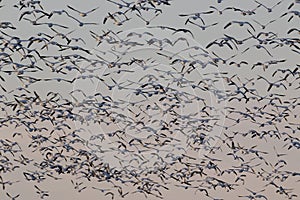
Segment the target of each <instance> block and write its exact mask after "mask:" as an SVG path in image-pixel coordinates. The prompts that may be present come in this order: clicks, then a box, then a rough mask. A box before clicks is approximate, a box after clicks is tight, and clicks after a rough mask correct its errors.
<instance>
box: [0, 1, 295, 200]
mask: <svg viewBox="0 0 300 200" xmlns="http://www.w3.org/2000/svg"><path fill="white" fill-rule="evenodd" d="M292 2H293V1H290V0H283V1H282V2H281V3H280V4H279V5H278V6H276V7H274V9H273V11H272V12H270V13H269V12H267V10H266V9H264V8H263V7H261V8H258V9H257V10H256V11H255V12H256V14H255V15H253V16H252V15H251V16H248V15H246V16H243V15H241V14H240V13H238V12H233V11H232V10H227V11H224V13H223V14H222V15H219V14H218V13H217V12H215V13H213V14H208V15H203V19H204V20H205V23H206V24H213V23H218V24H217V25H216V26H212V27H209V28H207V29H206V30H204V31H203V30H201V29H200V28H199V27H196V26H195V25H191V24H187V25H185V20H186V17H180V16H179V14H188V13H194V12H195V13H196V12H203V11H208V10H212V8H210V6H215V7H217V8H220V9H221V8H226V7H235V8H240V9H244V10H250V9H252V8H255V6H257V3H255V2H254V1H252V0H250V1H233V0H225V1H223V2H222V3H221V4H218V3H217V1H209V0H201V1H196V0H173V1H172V3H171V6H162V7H160V8H161V9H162V10H163V12H162V14H160V15H159V16H157V17H156V18H154V19H153V21H151V23H150V25H149V26H156V25H163V26H170V27H177V28H187V29H189V30H191V31H192V33H193V36H194V38H193V37H191V35H190V34H184V33H176V34H172V32H167V33H166V32H164V31H162V30H160V29H154V28H147V26H146V25H145V22H144V21H143V20H141V19H140V18H139V17H137V16H136V15H135V14H133V13H130V12H129V16H130V18H132V19H131V20H129V21H128V22H126V23H124V25H122V26H116V25H114V24H112V20H108V21H107V22H106V24H103V19H104V17H106V16H107V15H108V13H113V12H114V11H116V10H117V9H118V8H117V6H116V5H113V4H112V3H109V2H107V1H105V0H99V1H90V0H87V1H79V0H72V1H71V0H61V1H50V0H48V1H47V0H45V1H43V2H42V5H43V9H44V10H45V11H46V12H51V11H53V10H62V9H64V10H66V11H67V12H68V13H70V14H72V15H73V16H76V18H77V17H78V19H80V20H82V21H85V22H95V23H98V24H99V25H96V26H94V25H86V26H83V27H79V26H78V24H77V23H76V22H74V20H72V19H70V18H68V17H63V16H55V17H53V19H52V20H53V21H52V22H53V23H60V24H64V25H66V26H68V27H69V28H68V30H65V31H64V32H65V33H67V32H69V31H72V30H74V32H73V33H72V34H71V35H72V37H74V38H76V37H77V38H82V39H84V40H85V42H86V44H82V43H79V44H80V45H82V47H84V48H85V49H90V50H91V51H92V52H93V53H94V52H99V53H96V54H98V55H101V57H103V58H105V59H116V58H115V57H114V56H113V54H110V53H109V52H110V51H111V50H112V49H110V47H106V46H104V45H100V46H97V45H96V44H95V41H94V40H93V39H92V38H91V37H90V34H91V33H90V31H93V32H96V33H98V34H101V33H102V31H107V30H113V31H114V32H115V33H116V32H118V31H122V32H121V33H120V35H122V36H124V37H125V36H126V35H127V34H128V33H130V32H133V31H135V32H139V33H143V32H151V33H153V34H155V37H160V38H163V37H167V38H169V39H174V38H176V37H177V38H178V37H185V38H187V40H188V41H189V45H190V46H192V45H195V46H196V45H197V46H201V47H203V48H205V47H206V46H207V44H208V43H209V42H211V41H213V40H215V39H217V38H220V37H224V34H226V35H230V36H234V37H236V38H237V39H242V38H247V37H249V36H251V35H250V34H249V33H248V31H247V28H249V30H251V28H250V27H248V26H246V25H245V26H244V27H239V26H238V25H232V26H230V27H229V28H227V29H226V30H224V26H225V25H226V24H227V23H228V22H229V21H232V20H238V21H248V22H250V23H251V24H253V26H254V27H255V29H256V34H257V33H259V32H260V31H264V30H262V29H261V27H260V26H259V25H258V24H256V23H255V22H254V20H256V21H259V22H261V23H262V24H265V23H267V22H269V21H270V20H273V19H276V21H275V22H274V23H271V24H270V25H269V26H268V27H267V29H266V30H268V31H272V32H275V33H277V36H278V37H286V36H287V31H288V30H289V29H291V28H293V27H295V28H298V29H299V18H296V17H294V19H293V20H291V22H287V20H288V18H289V17H287V16H286V17H282V18H281V17H280V16H281V15H282V14H283V13H285V12H286V11H287V7H288V6H289V5H290V4H291V3H292ZM17 3H18V1H11V0H4V1H2V2H1V5H4V7H2V8H0V18H1V21H10V22H12V24H13V25H14V26H15V27H17V29H16V30H4V29H0V30H1V31H5V32H6V33H9V34H12V35H16V36H19V37H20V38H23V39H28V38H30V37H31V36H37V34H39V33H46V34H53V32H51V31H50V30H49V28H48V27H45V26H33V25H31V24H30V22H28V21H26V20H21V21H18V19H19V17H20V15H21V14H22V12H25V9H24V10H21V11H19V10H18V9H17V8H13V7H12V5H13V4H17ZM262 3H265V4H266V5H268V6H270V7H271V6H273V5H274V4H275V3H277V1H272V2H269V1H262ZM67 5H70V6H72V7H74V8H76V9H78V10H82V11H87V10H91V9H93V8H96V7H99V8H98V9H97V10H96V11H95V12H92V13H90V14H89V15H88V16H87V17H85V18H80V17H79V16H78V14H77V13H75V12H73V11H71V10H70V9H68V8H67ZM294 10H299V5H297V6H295V7H294ZM26 17H28V16H26ZM146 17H147V18H148V19H150V18H152V17H153V13H152V15H151V14H149V16H146ZM46 21H47V19H46V18H45V19H44V22H46ZM199 24H201V23H200V21H199ZM58 30H62V29H58ZM289 36H290V37H296V38H297V37H298V38H299V34H296V33H294V34H293V35H289ZM143 39H144V38H142V39H141V41H142V40H143ZM144 43H145V41H144ZM253 44H254V43H251V42H249V43H246V46H243V47H242V48H241V49H239V50H238V51H236V50H230V49H229V48H220V47H217V46H213V47H211V48H209V49H208V51H209V53H212V52H214V53H215V54H217V55H219V56H220V57H222V58H229V57H230V56H232V55H236V57H234V61H236V62H238V61H242V60H246V61H247V62H248V66H245V67H241V68H238V67H234V66H228V65H220V66H219V67H218V68H207V69H203V70H201V69H200V70H198V71H197V73H196V72H195V73H193V74H192V75H189V76H187V79H188V80H190V81H193V82H198V81H200V79H202V78H205V77H207V75H205V73H214V72H227V73H228V75H227V76H228V77H230V76H233V75H236V76H237V77H239V79H240V80H241V82H245V81H246V80H250V79H252V78H255V79H257V77H258V75H263V76H265V77H268V78H272V77H271V74H272V73H273V72H274V70H275V69H278V68H294V67H295V64H297V63H299V61H300V59H299V55H297V53H295V52H291V51H288V50H289V48H288V47H282V48H276V49H271V48H272V47H271V46H269V47H268V48H270V51H271V52H272V55H273V58H270V56H269V55H268V54H267V53H266V52H265V51H264V50H258V49H256V48H250V49H249V50H248V51H247V52H245V53H241V52H242V51H243V50H245V47H247V46H252V45H253ZM34 45H36V44H34ZM185 46H186V45H185V44H184V42H182V43H181V44H180V45H178V46H174V47H172V48H165V49H164V50H163V51H162V52H164V53H166V54H169V55H170V54H171V55H172V54H174V53H176V52H178V51H179V50H182V49H183V48H184V47H185ZM120 49H121V47H120ZM38 51H40V53H41V54H43V55H60V54H64V53H65V52H61V51H58V50H57V49H56V48H52V47H49V49H48V50H46V49H44V50H38ZM197 52H198V53H203V52H201V50H199V51H189V53H191V54H197ZM69 53H72V52H71V51H69ZM76 53H77V52H76ZM156 53H157V49H155V48H152V47H150V45H149V46H147V45H144V46H142V47H135V49H134V50H133V51H131V52H130V53H128V54H126V55H124V57H126V56H128V57H129V58H133V57H139V58H144V59H146V58H153V60H156V62H155V64H157V65H158V66H159V69H161V70H165V71H172V70H173V69H172V67H171V66H170V64H169V62H170V61H169V60H168V59H166V58H164V57H163V56H159V55H157V54H156ZM65 54H66V53H65ZM179 56H180V57H182V58H185V57H184V56H189V54H188V53H186V52H183V54H180V55H179ZM14 57H15V58H18V54H14ZM95 58H97V57H95V55H91V56H88V59H95ZM202 59H203V61H204V60H205V59H209V58H205V57H202ZM270 59H275V60H281V59H286V62H285V63H284V64H279V65H276V66H274V69H269V71H264V70H263V69H262V68H256V69H255V70H251V66H252V65H253V64H254V63H256V62H263V61H268V60H270ZM79 67H81V68H85V67H87V68H88V67H90V66H87V65H86V63H83V64H82V65H81V66H79ZM133 70H136V71H135V73H134V74H129V73H128V74H127V73H124V75H123V74H121V75H118V74H116V75H114V76H112V77H113V78H117V79H118V82H119V83H121V82H123V81H124V82H125V81H126V80H127V81H128V80H131V81H138V80H139V79H141V78H142V77H143V76H145V75H147V74H155V71H151V70H150V71H147V72H146V71H145V70H141V69H137V68H136V69H133ZM108 72H111V69H105V68H103V69H99V71H97V74H96V75H97V76H101V75H102V76H103V77H105V74H106V73H108ZM56 75H57V74H54V73H52V72H51V71H50V70H49V71H48V72H47V71H44V72H41V73H40V74H39V76H40V77H41V78H50V77H55V76H56ZM78 75H80V74H78V73H77V72H71V73H69V74H68V75H66V76H64V77H65V78H69V79H72V77H75V76H78ZM3 76H4V77H6V79H7V81H6V82H5V83H4V84H3V85H4V86H5V87H7V88H9V89H13V88H15V87H20V86H22V84H21V83H20V81H18V80H17V78H16V77H9V78H8V76H7V75H3ZM105 78H107V77H105ZM93 80H94V79H93ZM221 80H222V78H221ZM253 82H255V85H254V86H249V87H254V88H255V89H257V90H258V91H259V92H260V94H261V95H262V96H263V95H267V94H268V92H267V91H266V84H265V83H264V82H263V81H262V80H254V81H253ZM110 83H112V82H111V80H110ZM162 84H167V83H165V82H164V83H162ZM216 85H217V86H216V87H218V89H224V90H226V89H228V88H229V87H228V85H226V82H222V81H220V82H217V83H216ZM104 87H105V86H104V85H103V84H102V83H101V82H98V81H97V80H96V81H93V82H92V81H90V80H88V79H87V80H80V81H76V82H74V83H73V84H72V85H71V84H64V83H57V82H44V83H39V84H33V85H32V86H30V87H29V88H28V89H29V90H32V91H33V90H34V91H37V92H38V93H39V94H40V95H41V96H45V95H46V94H47V93H48V92H49V91H54V92H59V93H60V94H62V95H63V96H64V95H67V94H68V93H70V92H71V91H74V90H76V89H82V90H84V91H86V94H93V93H95V92H97V91H101V92H103V93H107V94H108V95H111V96H112V97H114V98H116V99H124V100H126V99H127V100H128V99H130V100H134V101H139V98H138V97H135V96H134V95H131V96H130V95H128V92H125V93H122V91H119V90H113V91H112V92H111V91H108V90H107V89H105V88H104ZM177 89H179V87H178V88H177ZM182 90H183V91H185V89H182ZM274 91H275V90H274ZM0 92H2V91H0ZM186 92H191V93H193V94H195V95H196V96H201V95H205V94H203V93H201V92H199V91H197V90H193V91H186ZM276 92H279V93H283V94H285V95H286V96H285V98H286V99H289V98H293V97H299V90H292V89H290V88H289V90H284V89H282V90H281V89H278V90H276ZM3 94H4V93H3ZM8 97H9V98H13V96H12V95H11V94H10V95H8ZM66 98H67V96H66ZM205 98H208V99H209V103H210V105H211V106H213V107H217V106H219V107H220V108H222V107H226V106H231V107H232V106H233V107H235V108H236V109H241V110H245V107H248V108H250V107H251V106H255V103H252V104H251V103H249V104H247V105H245V103H244V102H234V101H233V102H218V103H217V102H216V101H217V100H218V98H216V96H214V95H211V96H206V97H205ZM189 106H190V107H189ZM189 106H187V107H185V108H182V110H181V112H182V113H183V114H185V113H193V112H194V111H196V109H200V107H201V105H200V104H191V105H189ZM297 109H298V110H297ZM220 112H221V111H220ZM125 114H128V115H132V113H128V111H127V113H125ZM295 114H299V107H297V108H296V109H295ZM1 117H2V116H1ZM294 120H295V121H293V122H295V123H299V118H296V119H294ZM219 122H220V124H223V125H224V126H230V124H231V123H232V121H231V120H228V119H227V120H225V117H224V118H222V119H219ZM48 126H49V125H48ZM71 126H72V128H78V127H83V128H88V129H89V130H91V132H90V133H85V135H84V136H83V137H84V138H86V139H88V138H89V137H90V136H91V134H94V133H95V131H97V132H106V131H108V130H109V129H112V130H114V128H115V127H114V125H113V126H112V127H105V126H101V127H99V126H93V125H91V126H90V127H88V126H86V125H80V124H77V123H72V124H71ZM115 126H116V127H118V126H122V125H121V124H115ZM251 126H253V124H252V123H249V121H245V122H243V121H242V122H241V123H240V124H239V125H238V126H236V127H234V128H232V129H230V130H229V131H227V132H230V134H231V133H233V132H234V131H237V132H243V131H246V130H250V129H251V128H253V129H255V127H251ZM49 128H51V127H50V126H49ZM278 128H279V129H280V130H283V129H284V124H283V123H282V124H281V123H278ZM99 129H102V130H99ZM16 131H24V130H22V129H20V130H16V129H14V128H13V127H8V128H5V127H1V128H0V132H1V133H2V135H3V136H2V137H1V139H4V138H11V133H13V132H16ZM224 132H226V131H224V130H223V129H219V128H218V127H215V131H214V134H215V136H216V135H217V136H220V137H221V138H222V137H224V135H223V133H224ZM298 133H299V131H298ZM130 134H134V133H130ZM177 136H178V138H180V136H179V135H177ZM177 136H175V137H177ZM141 137H142V136H141ZM235 139H237V140H239V142H240V143H241V144H245V145H248V146H254V145H258V146H259V147H260V149H261V150H262V151H266V152H269V153H270V154H269V155H267V156H266V157H268V160H269V161H270V162H273V163H274V162H276V159H277V158H276V157H275V156H274V149H273V146H278V149H280V151H281V152H283V153H288V156H287V157H286V160H287V162H288V165H287V166H286V167H285V170H291V171H293V170H294V171H297V170H299V168H298V166H299V162H300V159H299V156H297V150H295V148H293V149H291V150H289V151H287V150H286V148H285V149H283V148H282V146H283V145H284V144H285V143H284V142H283V141H280V142H278V141H277V140H275V139H274V140H273V139H271V138H270V140H268V141H264V140H259V139H256V140H253V139H249V137H248V138H246V137H244V138H243V137H237V138H235ZM29 141H30V140H29V139H28V136H27V133H25V132H24V137H20V138H19V141H18V142H21V144H23V145H24V146H23V151H24V154H26V155H27V156H29V157H32V158H36V159H40V155H39V154H38V153H37V152H35V153H32V152H30V150H28V147H27V145H28V143H29ZM109 142H111V141H108V143H109ZM214 143H215V146H218V145H225V144H222V141H221V140H218V141H214ZM102 145H103V146H104V147H107V148H108V146H109V144H106V143H105V144H102ZM105 145H106V146H105ZM223 154H224V152H223V153H219V154H218V153H217V154H216V155H211V156H215V157H216V158H218V159H222V160H223V161H222V165H224V166H231V165H236V163H234V162H235V161H233V160H232V159H228V158H227V157H223V156H224V155H223ZM225 154H226V153H225ZM106 156H107V158H106V159H111V160H107V162H108V163H110V162H115V159H114V158H112V156H113V155H109V154H107V155H106ZM118 156H122V155H118ZM197 156H199V158H202V156H203V155H202V153H199V154H198V155H197ZM227 159H228V160H227ZM23 168H24V170H25V169H26V170H30V169H29V168H30V167H27V166H24V167H23ZM258 168H259V167H258ZM269 170H272V166H270V167H269ZM0 175H1V176H2V177H5V178H4V179H5V180H6V179H9V180H21V181H20V182H19V183H16V184H13V186H11V187H10V186H8V189H7V191H9V193H11V194H14V195H16V194H18V193H20V194H21V197H20V198H19V199H33V200H34V199H39V197H38V195H37V194H36V193H35V188H34V187H33V185H35V184H36V183H31V182H28V181H25V180H24V177H23V175H22V170H21V169H20V170H17V171H16V172H14V173H6V174H3V175H2V174H0ZM61 177H63V180H59V181H53V180H52V179H46V181H44V182H41V183H39V184H38V185H39V187H40V188H42V189H44V190H48V191H49V194H50V197H48V199H72V200H77V199H78V200H79V199H83V198H89V199H110V198H109V197H105V196H104V194H103V193H101V192H99V191H96V190H93V189H91V188H88V189H86V190H83V191H82V192H80V193H78V192H76V190H74V186H73V185H72V183H71V179H72V180H74V177H72V176H70V175H63V176H61ZM199 178H201V177H199ZM228 180H232V177H230V176H228ZM259 180H260V179H258V178H256V175H253V176H249V175H248V176H247V177H246V184H245V185H244V186H242V187H239V188H238V189H237V190H233V191H230V192H226V191H225V190H217V191H213V190H211V191H212V194H214V196H216V197H219V198H224V199H238V198H239V197H238V195H245V194H247V192H245V191H246V190H245V188H251V189H253V190H260V189H262V187H264V185H265V184H266V182H261V181H259ZM78 181H79V182H81V180H78ZM84 184H85V185H87V186H90V187H91V186H95V187H98V186H99V187H104V188H105V187H108V186H107V184H105V183H97V181H95V180H93V181H91V182H87V181H85V182H84ZM172 184H175V185H176V184H178V183H170V184H167V185H168V187H169V191H164V192H163V194H164V199H167V200H169V199H170V200H171V199H183V198H186V199H209V198H208V197H205V196H203V193H201V192H197V193H195V191H194V190H185V189H183V188H181V187H175V186H174V185H172ZM285 187H288V188H294V191H293V192H294V193H296V194H300V187H299V181H298V182H295V181H288V182H287V183H285ZM127 189H128V191H129V192H132V191H134V190H132V188H130V187H128V188H127ZM272 189H273V190H271V189H270V188H268V189H267V190H266V191H265V192H264V194H265V195H266V196H268V198H269V199H278V198H280V197H281V196H274V195H276V192H275V191H276V190H275V188H272ZM119 198H120V197H119V196H118V195H116V196H115V199H119ZM142 198H144V196H143V195H141V194H134V195H128V196H126V197H125V199H142ZM298 198H299V197H298ZM0 199H8V198H7V196H6V195H5V194H3V193H2V192H0ZM148 199H155V198H153V197H151V196H149V197H148Z"/></svg>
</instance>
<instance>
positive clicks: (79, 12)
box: [67, 5, 100, 17]
mask: <svg viewBox="0 0 300 200" xmlns="http://www.w3.org/2000/svg"><path fill="white" fill-rule="evenodd" d="M67 7H68V8H69V9H71V10H73V11H75V12H77V13H78V14H79V15H80V16H81V17H86V16H88V14H90V13H92V12H95V11H96V10H98V9H99V8H100V7H96V8H93V9H91V10H89V11H86V12H82V11H79V10H77V9H75V8H73V7H72V6H69V5H67Z"/></svg>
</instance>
